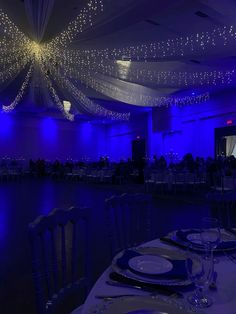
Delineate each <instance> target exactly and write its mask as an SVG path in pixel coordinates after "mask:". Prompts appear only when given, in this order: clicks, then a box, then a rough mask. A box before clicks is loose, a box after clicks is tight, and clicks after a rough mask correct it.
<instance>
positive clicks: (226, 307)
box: [71, 239, 236, 314]
mask: <svg viewBox="0 0 236 314" xmlns="http://www.w3.org/2000/svg"><path fill="white" fill-rule="evenodd" d="M144 246H147V247H165V248H169V249H170V248H171V249H173V250H178V249H176V248H175V247H173V246H170V245H166V244H163V243H162V242H161V241H160V240H158V239H157V240H153V241H150V242H147V243H145V244H142V247H144ZM217 258H218V257H217ZM111 271H112V269H111V267H108V268H107V269H106V270H105V272H104V273H103V274H102V275H101V276H100V277H99V278H98V280H97V282H96V283H95V285H94V286H93V288H92V290H91V291H90V293H89V295H88V297H87V299H86V301H85V303H84V305H83V308H82V311H81V309H80V310H79V308H78V309H75V310H74V311H73V312H72V313H71V314H79V313H80V314H88V313H89V314H90V313H91V308H92V307H93V306H95V305H96V304H99V302H102V300H101V299H98V298H96V297H95V296H96V295H109V296H113V295H114V296H115V295H122V294H125V295H129V294H130V295H134V294H135V295H141V296H144V295H149V294H150V293H149V292H145V291H142V290H138V289H132V288H126V287H125V288H124V287H115V286H110V285H107V284H106V280H108V279H109V273H110V272H111ZM215 271H216V272H217V273H218V276H217V282H216V284H217V289H216V290H209V291H208V295H210V296H211V297H212V298H213V302H214V303H213V305H212V306H210V307H209V308H206V309H204V312H205V313H206V314H208V313H209V314H213V313H214V314H223V313H224V314H235V313H236V261H235V264H234V262H232V261H231V260H230V259H229V258H228V257H227V256H220V257H219V263H217V264H215ZM188 293H189V292H188ZM188 293H187V292H186V293H184V298H186V296H187V295H188ZM184 302H187V300H184ZM79 311H80V312H79Z"/></svg>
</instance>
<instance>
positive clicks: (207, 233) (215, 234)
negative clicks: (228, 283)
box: [200, 217, 221, 263]
mask: <svg viewBox="0 0 236 314" xmlns="http://www.w3.org/2000/svg"><path fill="white" fill-rule="evenodd" d="M200 235H201V242H202V244H203V246H204V247H205V249H206V250H208V251H211V252H212V254H213V250H214V249H215V248H217V246H218V244H219V243H220V238H221V237H220V227H219V222H218V220H217V219H216V218H211V217H204V218H203V219H202V226H201V232H200ZM213 261H214V263H216V262H218V260H217V259H213Z"/></svg>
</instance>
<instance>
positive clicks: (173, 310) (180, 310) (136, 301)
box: [89, 296, 193, 314]
mask: <svg viewBox="0 0 236 314" xmlns="http://www.w3.org/2000/svg"><path fill="white" fill-rule="evenodd" d="M90 313H91V314H92V313H93V314H98V313H100V314H101V313H102V314H124V313H125V314H134V313H143V314H146V313H147V314H149V313H152V314H154V313H155V314H190V313H193V312H192V311H191V310H190V309H188V308H187V307H186V306H185V305H184V304H183V303H182V302H181V301H176V299H174V298H164V297H160V296H158V297H157V296H155V297H151V296H130V297H121V298H116V299H113V300H112V301H109V302H107V301H103V302H102V303H101V304H99V305H97V306H96V307H94V308H93V309H91V311H89V314H90Z"/></svg>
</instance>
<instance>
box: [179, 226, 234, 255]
mask: <svg viewBox="0 0 236 314" xmlns="http://www.w3.org/2000/svg"><path fill="white" fill-rule="evenodd" d="M192 233H200V231H199V230H198V229H190V230H187V231H183V230H178V231H177V232H176V236H177V238H178V239H180V240H181V241H184V242H185V243H186V242H187V243H191V244H192V245H193V247H195V248H196V249H204V245H203V244H201V243H194V242H192V241H190V240H188V238H187V237H188V235H189V234H192ZM231 248H232V249H234V248H236V241H234V240H229V241H221V242H220V243H219V244H218V245H217V248H216V249H217V250H227V249H231Z"/></svg>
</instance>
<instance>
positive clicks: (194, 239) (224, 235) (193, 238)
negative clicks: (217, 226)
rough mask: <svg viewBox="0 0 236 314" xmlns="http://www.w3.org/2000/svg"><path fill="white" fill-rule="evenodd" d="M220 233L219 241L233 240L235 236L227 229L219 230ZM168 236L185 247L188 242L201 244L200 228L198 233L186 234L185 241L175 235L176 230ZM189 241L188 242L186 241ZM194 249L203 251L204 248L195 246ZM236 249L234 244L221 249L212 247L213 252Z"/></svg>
mask: <svg viewBox="0 0 236 314" xmlns="http://www.w3.org/2000/svg"><path fill="white" fill-rule="evenodd" d="M184 231H187V230H184ZM220 235H221V241H224V242H227V241H235V236H233V235H231V234H229V233H228V232H227V231H225V230H223V229H222V230H221V232H220ZM169 237H170V238H171V239H173V240H174V241H176V242H179V243H180V244H183V245H186V247H187V246H188V245H189V242H191V243H193V244H197V245H201V243H202V242H201V235H200V230H199V233H197V232H193V233H190V234H188V235H187V237H186V241H184V240H181V239H179V237H178V236H177V235H176V231H173V232H171V233H170V234H169ZM188 241H189V242H188ZM194 249H195V250H196V251H201V252H202V251H204V250H205V249H204V248H203V247H200V246H199V247H197V246H196V247H195V248H194ZM235 249H236V246H232V247H228V248H225V249H221V248H216V249H214V251H215V252H222V251H233V250H235Z"/></svg>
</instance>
